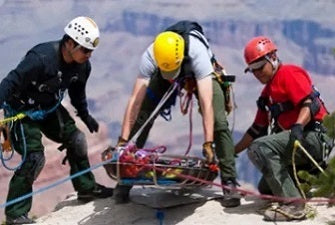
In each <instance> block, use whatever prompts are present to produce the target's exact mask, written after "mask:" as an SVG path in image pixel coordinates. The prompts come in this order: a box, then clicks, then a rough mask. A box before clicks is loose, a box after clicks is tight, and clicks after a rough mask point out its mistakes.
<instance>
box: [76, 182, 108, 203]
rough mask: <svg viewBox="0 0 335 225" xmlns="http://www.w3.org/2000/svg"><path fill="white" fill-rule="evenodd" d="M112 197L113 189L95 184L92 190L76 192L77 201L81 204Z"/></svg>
mask: <svg viewBox="0 0 335 225" xmlns="http://www.w3.org/2000/svg"><path fill="white" fill-rule="evenodd" d="M112 196H113V188H108V187H105V186H103V185H101V184H98V183H95V186H94V188H93V189H92V190H89V191H78V193H77V199H78V200H79V201H83V202H89V201H92V200H94V199H98V198H108V197H112Z"/></svg>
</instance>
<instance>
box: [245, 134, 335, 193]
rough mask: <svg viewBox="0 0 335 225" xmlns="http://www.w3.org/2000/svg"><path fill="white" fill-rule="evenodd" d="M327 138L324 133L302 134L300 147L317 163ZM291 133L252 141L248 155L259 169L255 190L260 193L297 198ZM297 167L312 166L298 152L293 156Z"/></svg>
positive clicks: (302, 154)
mask: <svg viewBox="0 0 335 225" xmlns="http://www.w3.org/2000/svg"><path fill="white" fill-rule="evenodd" d="M327 139H328V140H329V137H327V135H326V134H325V133H322V132H316V131H304V141H303V142H302V145H303V146H304V148H306V150H307V151H308V152H309V154H310V155H311V156H312V157H313V158H314V159H315V160H316V161H317V162H320V161H321V160H322V157H323V145H322V143H323V142H324V141H325V140H327ZM289 140H290V132H289V131H283V132H280V133H277V134H273V135H268V136H264V137H261V138H258V139H256V140H254V142H253V143H252V144H251V145H250V147H249V149H248V156H249V158H250V160H251V161H252V162H253V164H254V165H255V166H256V167H257V168H258V169H259V170H260V172H261V173H262V175H263V177H262V178H261V180H260V183H259V185H258V189H259V191H260V192H261V193H263V194H273V195H275V196H281V197H300V196H301V195H300V192H299V190H298V189H297V187H296V185H295V181H294V180H293V177H292V175H291V174H292V152H293V143H290V141H289ZM295 164H296V166H298V167H299V166H308V165H310V166H312V162H311V161H310V160H309V159H308V158H307V156H306V155H305V154H304V153H303V151H301V150H300V149H297V151H296V155H295Z"/></svg>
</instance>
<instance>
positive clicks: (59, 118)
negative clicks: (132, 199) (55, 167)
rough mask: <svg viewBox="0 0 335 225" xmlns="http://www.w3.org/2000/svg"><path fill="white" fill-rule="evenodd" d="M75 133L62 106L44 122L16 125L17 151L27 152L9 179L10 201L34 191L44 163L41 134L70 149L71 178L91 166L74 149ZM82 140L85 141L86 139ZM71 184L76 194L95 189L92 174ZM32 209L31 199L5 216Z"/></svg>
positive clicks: (13, 136)
mask: <svg viewBox="0 0 335 225" xmlns="http://www.w3.org/2000/svg"><path fill="white" fill-rule="evenodd" d="M75 132H78V128H77V127H76V125H75V121H74V120H73V119H72V118H71V116H70V115H69V113H68V111H67V110H66V109H65V108H64V107H63V106H60V107H58V109H57V110H56V111H55V112H52V113H50V114H48V115H47V117H46V118H45V119H44V120H35V121H33V120H31V119H29V118H25V119H23V120H21V121H18V122H15V124H14V127H13V128H12V129H11V141H12V144H13V146H14V148H15V151H17V152H18V153H19V154H21V155H22V154H23V152H24V151H26V160H25V161H24V162H23V164H22V166H21V167H20V168H19V169H17V170H16V171H15V173H14V175H13V177H12V179H11V180H10V183H9V191H8V195H7V202H8V201H10V200H13V199H15V198H18V197H20V196H23V195H26V194H29V193H31V192H32V186H33V183H34V180H35V179H36V178H37V176H38V174H39V172H40V171H41V170H42V168H43V165H44V161H45V158H44V146H43V145H42V142H41V139H42V133H43V134H44V135H45V136H46V137H48V138H49V139H51V140H53V141H55V142H57V143H60V144H64V145H65V146H66V147H67V159H68V162H69V164H70V167H71V169H70V174H71V175H72V174H75V173H77V172H79V171H82V170H85V169H87V168H89V167H90V164H89V161H88V157H87V154H85V155H84V156H83V155H81V156H80V157H78V155H77V154H76V151H77V149H76V150H75V146H73V144H72V145H71V144H70V143H73V140H71V139H72V138H73V135H74V134H75ZM83 141H85V142H86V140H83ZM24 142H25V144H24ZM72 184H73V186H74V189H75V190H76V191H87V190H91V189H92V188H94V185H95V179H94V176H93V174H92V173H91V172H89V173H86V174H83V175H81V176H79V177H77V178H74V179H73V180H72ZM56 188H59V187H56ZM31 206H32V197H30V198H27V199H25V200H22V201H20V202H17V203H15V204H12V205H9V206H7V207H6V209H5V214H6V215H7V216H9V217H13V218H15V217H18V216H21V215H23V214H26V213H28V212H29V211H30V209H31Z"/></svg>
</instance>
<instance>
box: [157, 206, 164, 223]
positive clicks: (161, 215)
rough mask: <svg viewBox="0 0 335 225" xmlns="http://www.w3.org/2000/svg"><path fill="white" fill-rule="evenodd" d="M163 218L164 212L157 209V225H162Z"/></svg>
mask: <svg viewBox="0 0 335 225" xmlns="http://www.w3.org/2000/svg"><path fill="white" fill-rule="evenodd" d="M164 216H165V215H164V212H163V211H162V210H161V209H157V211H156V218H157V219H158V220H159V225H163V222H164Z"/></svg>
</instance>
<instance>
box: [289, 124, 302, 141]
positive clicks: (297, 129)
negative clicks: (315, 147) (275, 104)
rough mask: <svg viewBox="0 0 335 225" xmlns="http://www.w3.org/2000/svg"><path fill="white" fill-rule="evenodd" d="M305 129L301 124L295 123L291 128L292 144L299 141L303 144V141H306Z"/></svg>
mask: <svg viewBox="0 0 335 225" xmlns="http://www.w3.org/2000/svg"><path fill="white" fill-rule="evenodd" d="M303 133H304V128H303V126H302V125H301V124H299V123H295V124H293V126H292V127H291V133H290V142H291V143H294V141H296V140H297V141H299V142H301V141H302V139H304V135H303Z"/></svg>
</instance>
